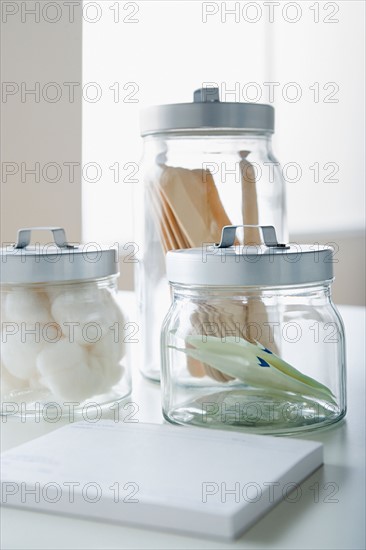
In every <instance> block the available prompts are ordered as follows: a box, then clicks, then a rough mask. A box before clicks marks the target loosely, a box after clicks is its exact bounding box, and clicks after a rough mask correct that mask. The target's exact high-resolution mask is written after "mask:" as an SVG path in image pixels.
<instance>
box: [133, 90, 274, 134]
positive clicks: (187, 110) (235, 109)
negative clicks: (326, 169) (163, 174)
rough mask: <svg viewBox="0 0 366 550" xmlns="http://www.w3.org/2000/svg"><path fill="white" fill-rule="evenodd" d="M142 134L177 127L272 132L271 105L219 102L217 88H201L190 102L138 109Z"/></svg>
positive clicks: (183, 128) (168, 130) (180, 128)
mask: <svg viewBox="0 0 366 550" xmlns="http://www.w3.org/2000/svg"><path fill="white" fill-rule="evenodd" d="M140 125H141V135H142V136H147V135H149V134H159V133H164V132H172V131H180V130H209V129H216V130H243V131H251V130H253V131H255V132H268V133H273V132H274V108H273V107H272V106H271V105H264V104H260V103H229V102H221V101H220V96H219V89H218V88H200V89H198V90H196V91H195V92H194V95H193V103H175V104H174V103H173V104H170V105H156V106H154V107H148V108H147V109H144V110H143V111H142V112H141V124H140Z"/></svg>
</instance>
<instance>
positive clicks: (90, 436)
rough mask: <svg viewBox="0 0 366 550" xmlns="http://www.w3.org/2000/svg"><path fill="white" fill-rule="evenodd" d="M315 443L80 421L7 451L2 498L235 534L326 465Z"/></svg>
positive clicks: (106, 517)
mask: <svg viewBox="0 0 366 550" xmlns="http://www.w3.org/2000/svg"><path fill="white" fill-rule="evenodd" d="M322 460H323V447H322V445H321V444H319V443H315V442H312V441H301V440H296V439H290V438H278V437H276V438H274V437H268V436H257V435H247V434H240V433H237V432H224V431H216V430H206V429H201V428H188V427H187V428H186V427H175V426H169V425H157V424H141V423H136V424H135V423H133V424H132V423H131V424H122V423H119V424H118V423H115V422H113V421H112V420H107V421H101V422H98V423H96V424H92V423H88V422H78V423H75V424H71V425H69V426H66V427H64V428H60V429H58V430H56V431H54V432H52V433H50V434H47V435H45V436H42V437H40V438H38V439H35V440H33V441H31V442H29V443H25V444H24V445H21V446H19V447H16V448H14V449H11V450H9V451H6V452H5V453H3V454H2V457H1V473H2V476H1V477H2V481H1V501H2V505H5V506H17V507H19V506H21V507H26V508H30V509H32V510H42V511H47V512H55V513H62V514H68V515H72V516H84V517H88V518H95V519H100V520H107V521H113V522H118V523H124V524H130V525H140V526H145V527H149V528H150V527H151V528H158V529H163V530H176V531H180V532H185V533H190V534H196V535H205V536H209V537H214V538H234V537H236V536H238V535H240V534H241V533H242V532H243V531H245V529H247V528H248V527H249V526H250V525H251V524H253V523H254V522H255V521H256V520H257V519H259V518H260V517H261V516H262V515H263V514H264V513H265V512H267V511H268V510H269V509H270V508H271V507H272V506H273V505H274V504H275V503H276V502H278V501H280V500H281V499H282V498H283V495H287V494H289V493H290V491H291V489H293V488H294V487H295V484H298V483H300V482H301V481H302V480H303V479H305V478H306V477H307V476H308V475H309V474H310V473H311V472H313V471H314V470H315V469H316V468H318V467H319V466H320V465H321V464H322Z"/></svg>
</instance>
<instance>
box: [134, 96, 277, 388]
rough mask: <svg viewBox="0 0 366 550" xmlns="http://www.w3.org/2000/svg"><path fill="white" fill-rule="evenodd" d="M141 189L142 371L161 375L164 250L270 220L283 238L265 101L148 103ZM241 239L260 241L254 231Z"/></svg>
mask: <svg viewBox="0 0 366 550" xmlns="http://www.w3.org/2000/svg"><path fill="white" fill-rule="evenodd" d="M141 129H142V135H143V137H144V155H143V161H142V167H143V172H144V187H143V188H142V187H141V188H140V189H139V190H138V191H137V196H138V208H139V215H138V220H139V222H140V223H139V226H138V227H137V233H136V238H137V242H138V244H139V247H140V258H139V264H138V273H137V279H138V281H139V295H140V311H141V325H142V326H141V329H142V333H143V338H142V341H143V348H144V349H143V358H142V366H141V368H142V372H143V374H144V375H145V376H146V377H148V378H150V379H153V380H159V378H160V358H159V345H158V341H159V338H158V335H159V327H160V324H161V321H162V320H163V318H164V314H165V311H166V307H167V306H168V305H169V304H170V300H171V295H170V291H169V286H168V283H167V278H166V270H165V254H166V252H168V251H169V250H176V249H186V248H191V247H198V246H201V245H202V244H203V243H207V242H217V241H218V240H219V238H220V233H221V228H222V227H223V226H225V225H230V224H232V223H235V224H243V223H245V224H253V225H256V224H270V225H273V226H275V228H276V230H277V233H278V235H279V237H280V238H281V239H282V240H287V225H286V204H285V189H284V181H283V178H282V173H281V169H280V166H279V163H278V162H277V160H276V158H275V157H274V154H273V152H272V134H273V132H274V109H273V107H271V106H270V105H260V104H255V103H253V104H250V103H226V102H220V100H219V92H218V89H216V88H208V89H200V90H197V91H196V92H195V93H194V102H193V103H186V104H173V105H162V106H158V107H152V108H149V109H147V110H145V112H143V115H142V121H141ZM238 238H239V241H238V242H243V243H244V244H249V243H252V244H259V242H260V240H259V233H258V230H257V229H252V230H248V232H247V233H246V235H245V237H244V240H240V237H238Z"/></svg>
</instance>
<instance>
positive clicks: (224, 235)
mask: <svg viewBox="0 0 366 550" xmlns="http://www.w3.org/2000/svg"><path fill="white" fill-rule="evenodd" d="M238 227H244V228H245V227H256V228H258V229H260V230H261V231H262V237H263V241H264V244H265V245H266V246H267V247H268V248H284V249H286V248H290V247H289V246H287V245H286V244H282V243H279V242H278V241H277V235H276V230H275V228H274V227H273V225H225V227H223V228H222V232H221V240H220V242H219V243H216V244H215V246H216V247H217V248H229V247H230V246H233V244H234V242H235V237H236V230H237V229H238Z"/></svg>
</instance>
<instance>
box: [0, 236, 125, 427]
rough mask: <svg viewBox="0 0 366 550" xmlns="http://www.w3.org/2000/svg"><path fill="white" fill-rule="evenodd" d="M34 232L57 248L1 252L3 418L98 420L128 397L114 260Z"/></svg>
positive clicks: (105, 252) (23, 241)
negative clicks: (87, 416)
mask: <svg viewBox="0 0 366 550" xmlns="http://www.w3.org/2000/svg"><path fill="white" fill-rule="evenodd" d="M36 229H51V231H52V232H53V234H54V238H55V243H52V244H51V243H50V244H48V245H45V246H40V245H30V237H31V229H26V230H20V231H19V234H18V242H17V244H16V245H14V246H8V247H7V248H2V249H1V271H2V277H1V289H0V290H1V331H0V335H1V373H0V377H1V413H2V414H4V415H16V416H19V415H20V416H23V415H39V416H40V417H43V418H45V419H48V418H50V420H51V421H54V420H52V418H56V419H57V418H58V417H59V416H68V417H69V418H71V419H72V418H73V417H74V415H75V414H80V415H84V413H85V414H88V413H87V412H85V411H88V410H89V414H91V415H93V414H94V415H96V416H98V415H99V414H101V413H102V412H103V409H105V408H107V407H108V406H109V407H110V406H114V405H115V404H116V403H118V402H119V401H120V400H122V399H123V398H124V397H126V396H127V395H129V393H130V392H131V379H130V372H129V358H128V355H129V354H128V349H127V348H126V344H125V326H126V318H125V316H124V314H123V312H122V310H121V308H120V305H119V303H118V301H117V277H118V254H117V251H116V250H114V249H109V248H108V249H107V248H106V249H103V248H101V247H99V246H97V245H96V244H95V243H93V245H92V246H91V247H89V246H88V245H85V246H84V245H79V246H73V245H69V244H68V243H67V241H66V236H65V233H64V230H63V229H62V228H36ZM90 407H93V409H94V410H93V411H90Z"/></svg>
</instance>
